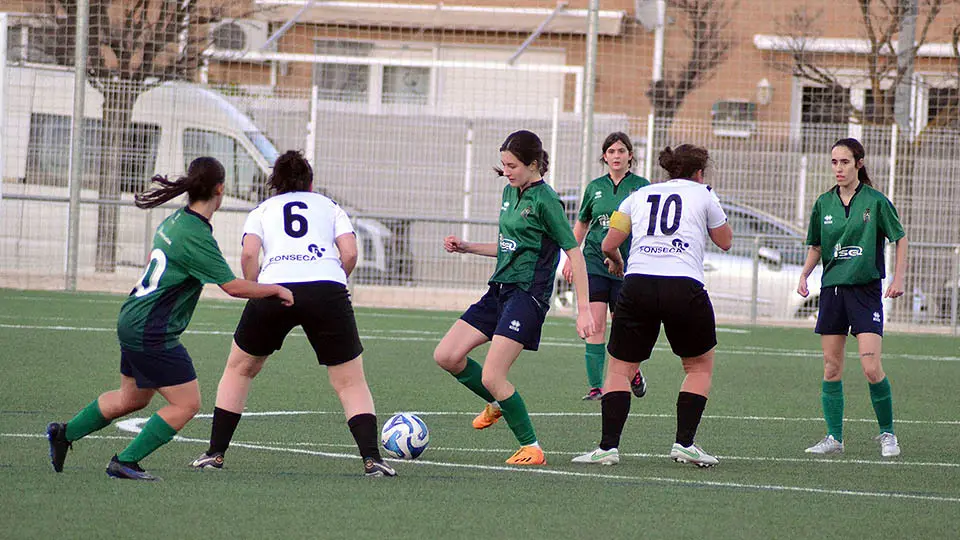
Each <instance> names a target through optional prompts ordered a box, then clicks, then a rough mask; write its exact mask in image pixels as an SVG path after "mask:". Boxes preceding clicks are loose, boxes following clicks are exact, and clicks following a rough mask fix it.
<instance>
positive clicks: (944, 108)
mask: <svg viewBox="0 0 960 540" xmlns="http://www.w3.org/2000/svg"><path fill="white" fill-rule="evenodd" d="M927 92H928V94H927V95H928V98H929V99H928V103H927V125H928V126H930V127H935V128H953V129H958V128H960V89H957V88H930V89H928V91H927Z"/></svg>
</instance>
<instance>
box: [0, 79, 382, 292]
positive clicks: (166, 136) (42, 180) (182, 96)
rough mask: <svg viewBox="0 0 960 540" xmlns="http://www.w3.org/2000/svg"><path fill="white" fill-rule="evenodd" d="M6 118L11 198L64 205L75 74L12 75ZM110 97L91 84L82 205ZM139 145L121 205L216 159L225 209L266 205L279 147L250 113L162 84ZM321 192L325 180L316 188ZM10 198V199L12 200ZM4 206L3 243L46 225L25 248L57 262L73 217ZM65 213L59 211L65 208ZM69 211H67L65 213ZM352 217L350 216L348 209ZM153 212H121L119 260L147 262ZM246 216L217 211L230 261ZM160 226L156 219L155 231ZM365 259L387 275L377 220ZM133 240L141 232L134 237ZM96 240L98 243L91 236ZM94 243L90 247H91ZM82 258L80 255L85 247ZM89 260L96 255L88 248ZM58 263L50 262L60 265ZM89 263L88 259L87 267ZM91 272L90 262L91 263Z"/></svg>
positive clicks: (142, 115)
mask: <svg viewBox="0 0 960 540" xmlns="http://www.w3.org/2000/svg"><path fill="white" fill-rule="evenodd" d="M7 81H8V87H7V93H6V98H7V100H6V111H5V121H4V126H3V135H2V143H0V144H2V145H3V147H2V150H3V152H4V160H3V163H4V165H3V182H4V185H3V186H2V193H3V194H4V195H23V196H41V197H46V198H48V201H49V198H65V197H67V196H68V188H67V177H68V164H69V154H70V151H69V147H70V124H71V116H72V112H73V93H74V75H73V72H72V70H65V69H63V68H57V67H51V66H36V65H28V66H14V65H8V66H7ZM103 101H104V100H103V97H102V95H101V94H100V92H98V91H96V90H94V88H93V87H91V86H90V85H89V84H88V85H87V93H86V96H85V113H86V114H85V117H86V118H85V122H84V133H85V147H84V148H85V149H84V156H85V159H84V166H83V169H82V170H83V173H82V186H83V190H82V195H81V199H96V198H97V191H96V186H97V181H98V177H97V175H98V174H99V166H98V160H99V158H100V154H101V147H102V145H101V142H100V136H101V133H102V120H101V117H102V110H103ZM132 125H133V129H132V130H130V132H131V134H132V136H131V137H130V139H129V140H128V141H127V142H126V143H125V144H124V150H123V154H122V156H121V160H122V169H123V170H122V172H121V177H122V180H121V190H122V191H123V194H122V199H123V200H131V201H132V198H133V196H132V194H133V193H134V192H136V191H140V190H141V189H142V188H143V187H144V185H145V183H144V182H145V181H146V179H149V178H150V177H151V176H153V175H154V174H164V175H169V176H174V177H175V176H176V175H178V174H182V173H183V172H184V170H185V169H186V167H187V165H188V164H189V163H190V161H192V160H193V159H194V158H196V157H199V156H203V155H207V156H214V157H216V158H217V159H219V160H220V161H221V162H222V163H223V165H224V168H225V169H226V172H227V178H226V188H227V191H226V193H227V198H226V199H225V201H224V207H225V209H229V208H252V207H253V206H254V205H256V204H257V202H258V201H259V200H260V199H261V198H262V193H263V189H264V184H265V180H266V178H267V176H268V175H269V173H270V168H271V167H272V165H273V162H274V160H275V159H276V157H277V155H278V153H277V150H276V148H275V147H274V146H273V143H271V142H270V140H269V139H268V138H267V137H266V136H265V135H264V134H263V133H261V132H260V130H259V129H258V128H257V126H256V125H254V123H253V122H252V121H251V120H250V118H248V117H247V116H246V115H245V114H243V113H242V112H240V111H239V110H238V109H237V108H236V107H234V106H233V105H232V104H231V103H230V102H228V101H227V100H226V99H225V98H224V97H223V96H222V95H221V94H219V93H217V92H214V91H211V90H208V89H205V88H203V87H200V86H197V85H194V84H190V83H185V82H168V83H164V84H161V85H159V86H157V87H155V88H153V89H151V90H148V91H147V92H144V93H143V94H141V95H140V96H139V98H138V99H137V101H136V103H135V105H134V107H133V116H132ZM317 180H318V183H322V179H317ZM7 198H8V199H9V197H7ZM12 202H13V201H9V202H6V203H4V212H3V214H2V217H3V222H4V226H3V227H0V235H2V238H3V240H4V241H6V242H10V241H14V240H15V241H16V242H17V243H18V245H22V244H23V243H24V241H25V239H24V238H13V235H16V234H17V230H18V229H19V228H18V227H13V226H10V225H12V224H14V223H38V222H41V223H44V227H43V228H42V230H43V231H45V232H44V233H43V235H42V236H43V237H42V238H37V237H36V236H37V234H36V232H33V233H32V234H31V236H30V238H29V239H27V243H32V244H34V245H35V246H36V247H37V248H38V249H40V250H41V251H42V252H43V253H44V255H45V256H44V258H45V259H48V260H49V259H51V256H50V255H51V252H50V250H51V249H54V248H55V249H56V250H57V251H59V250H60V249H62V246H63V244H64V238H65V237H66V212H65V211H64V212H58V213H52V212H51V211H50V209H51V203H50V202H39V201H38V202H34V201H21V200H18V201H17V202H18V203H20V204H15V205H14V204H10V203H12ZM58 206H60V205H58ZM63 206H64V208H65V205H63ZM82 207H83V210H82V212H81V224H80V229H81V235H82V237H81V246H89V243H88V238H91V237H90V234H91V233H90V231H95V230H96V226H97V224H96V219H97V217H96V215H97V212H96V206H94V205H82ZM345 209H346V210H347V211H348V212H350V209H349V208H345ZM146 214H147V213H146V212H142V211H140V210H138V209H136V208H133V207H122V208H121V215H120V218H119V220H120V226H119V229H120V230H121V233H120V234H119V235H118V257H117V259H118V261H121V262H125V261H136V263H137V265H139V264H140V263H141V262H142V260H143V259H142V254H143V250H144V243H143V242H144V239H145V237H146V232H145V231H146V230H149V229H150V228H151V227H150V225H151V224H150V223H149V222H145V220H147V219H149V218H148V217H147V215H146ZM245 217H246V213H245V212H228V211H227V212H219V213H218V214H217V215H216V216H215V217H214V225H215V230H216V233H217V236H218V238H219V239H220V244H221V247H222V248H223V249H224V253H225V254H226V255H227V256H228V258H229V257H231V256H238V254H239V245H240V242H239V234H240V233H241V232H242V227H243V220H244V219H245ZM158 222H159V219H158V218H154V219H153V221H152V225H153V226H155V225H156V223H158ZM353 223H354V227H355V229H356V231H357V236H358V242H357V243H358V246H359V250H360V258H359V261H358V264H357V269H358V270H359V271H361V272H362V273H363V274H365V275H374V276H376V275H385V274H386V272H387V268H388V265H387V260H386V259H387V250H386V245H387V243H388V241H389V235H390V234H391V233H390V230H389V229H388V228H387V227H385V226H384V225H383V224H381V223H379V222H378V221H375V220H370V219H354V220H353ZM130 231H134V232H133V234H130V233H129V232H130ZM93 238H95V236H93ZM90 241H92V240H90ZM82 249H83V248H82ZM87 251H90V250H89V249H87ZM56 258H57V257H56V256H53V257H52V259H54V260H55V259H56ZM88 260H91V259H90V257H89V256H87V255H85V254H83V253H82V254H81V267H83V266H84V264H85V262H88ZM91 264H92V263H91Z"/></svg>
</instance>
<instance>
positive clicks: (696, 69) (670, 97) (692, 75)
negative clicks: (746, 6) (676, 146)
mask: <svg viewBox="0 0 960 540" xmlns="http://www.w3.org/2000/svg"><path fill="white" fill-rule="evenodd" d="M738 4H739V0H734V1H733V2H729V3H728V2H727V0H667V6H668V7H671V8H674V9H676V10H678V11H679V12H680V13H681V14H682V15H683V17H682V19H683V23H682V24H683V35H684V36H685V37H686V38H687V40H688V42H689V43H690V54H689V56H688V57H687V59H686V63H685V64H682V65H679V66H676V67H674V68H673V69H665V70H664V78H663V79H662V80H659V81H653V82H651V84H650V89H649V90H648V91H647V97H648V98H650V102H651V104H652V105H653V108H654V111H655V112H656V115H657V117H658V118H659V119H662V120H664V121H665V123H664V125H662V126H661V127H663V128H664V129H669V127H670V125H671V124H672V123H673V119H674V117H676V115H677V111H679V110H680V106H681V105H683V101H684V100H685V99H686V97H687V96H688V95H689V94H690V93H691V92H693V91H694V90H696V89H697V88H700V87H701V86H703V85H704V84H705V83H706V82H707V81H709V80H710V79H711V78H713V76H714V74H715V73H716V69H717V67H718V66H720V65H721V64H723V63H724V62H725V61H726V60H727V57H729V55H730V47H731V46H732V43H733V42H732V40H731V39H730V38H729V37H728V36H727V33H726V29H727V27H728V26H729V25H730V22H731V20H732V15H731V13H732V12H733V11H734V9H735V8H736V7H737V5H738ZM678 63H680V62H678ZM665 67H666V66H665Z"/></svg>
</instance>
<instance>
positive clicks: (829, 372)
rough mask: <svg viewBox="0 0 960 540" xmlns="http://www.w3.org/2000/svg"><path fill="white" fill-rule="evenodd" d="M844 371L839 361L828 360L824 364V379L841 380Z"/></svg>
mask: <svg viewBox="0 0 960 540" xmlns="http://www.w3.org/2000/svg"><path fill="white" fill-rule="evenodd" d="M842 372H843V370H842V368H841V366H840V364H839V363H836V362H826V363H824V364H823V380H825V381H835V380H839V379H840V376H841V374H842Z"/></svg>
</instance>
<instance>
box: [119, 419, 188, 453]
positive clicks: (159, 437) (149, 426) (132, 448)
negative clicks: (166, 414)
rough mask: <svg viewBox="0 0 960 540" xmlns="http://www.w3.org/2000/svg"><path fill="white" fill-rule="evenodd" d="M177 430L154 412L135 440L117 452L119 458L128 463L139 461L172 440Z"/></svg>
mask: <svg viewBox="0 0 960 540" xmlns="http://www.w3.org/2000/svg"><path fill="white" fill-rule="evenodd" d="M176 434H177V430H175V429H173V428H172V427H170V424H168V423H167V422H166V421H165V420H164V419H163V418H161V417H160V415H159V414H154V415H153V416H151V417H150V420H147V423H146V424H144V426H143V429H142V430H141V431H140V433H139V434H138V435H137V438H135V439H134V440H133V441H131V442H130V444H129V445H127V447H126V448H124V449H123V451H122V452H120V453H119V454H117V459H118V460H120V461H124V462H127V463H137V462H139V461H140V460H141V459H143V458H145V457H147V456H149V455H150V454H151V453H153V451H154V450H156V449H157V448H160V447H161V446H163V445H165V444H167V443H168V442H170V440H171V439H173V436H174V435H176Z"/></svg>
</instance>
